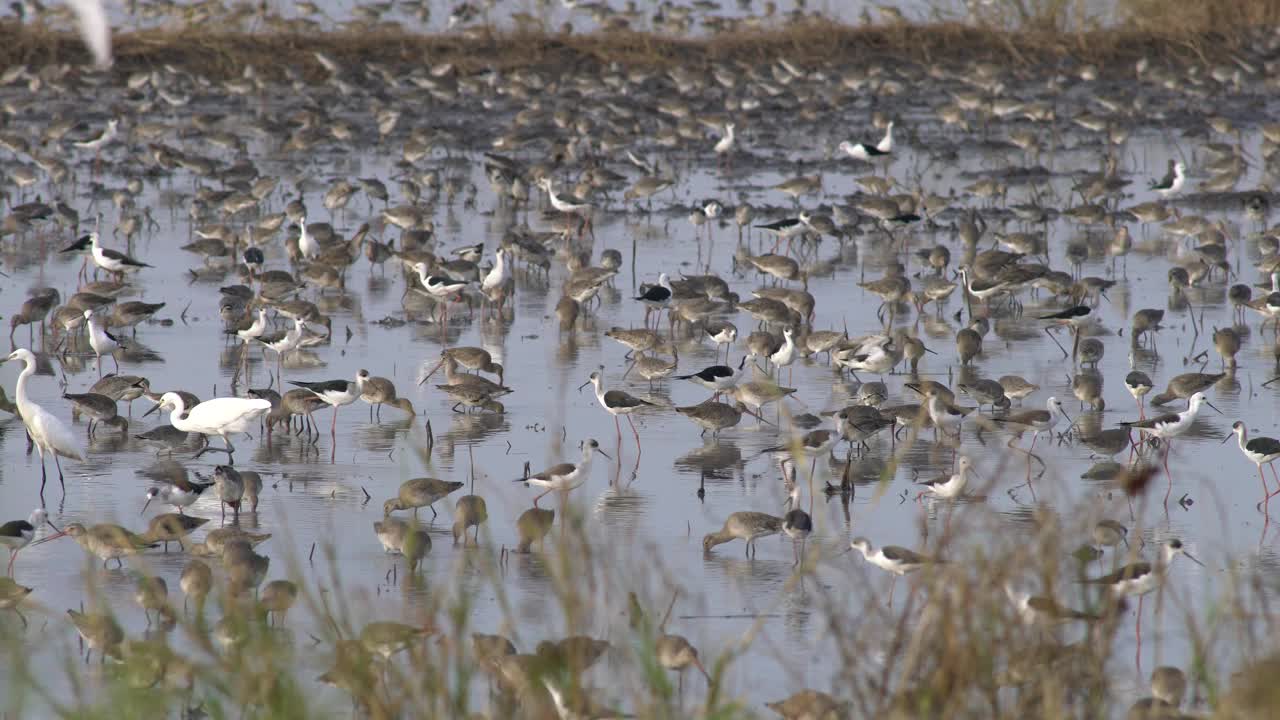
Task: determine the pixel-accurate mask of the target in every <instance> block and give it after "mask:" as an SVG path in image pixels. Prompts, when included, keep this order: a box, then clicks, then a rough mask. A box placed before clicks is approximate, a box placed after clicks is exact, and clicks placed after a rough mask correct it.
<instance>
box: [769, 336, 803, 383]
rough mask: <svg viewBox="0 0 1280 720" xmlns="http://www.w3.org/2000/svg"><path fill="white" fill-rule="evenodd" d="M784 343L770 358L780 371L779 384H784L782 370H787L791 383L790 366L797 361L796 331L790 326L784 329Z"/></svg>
mask: <svg viewBox="0 0 1280 720" xmlns="http://www.w3.org/2000/svg"><path fill="white" fill-rule="evenodd" d="M782 337H783V343H782V347H780V348H778V351H777V352H775V353H774V354H772V355H770V356H769V362H771V363H773V366H774V367H776V368H777V369H778V382H782V368H784V367H786V368H788V369H787V382H790V381H791V369H790V367H789V366H790V365H791V364H792V363H793V362H795V361H796V343H795V340H794V339H793V338H794V337H795V330H793V329H792V328H791V327H790V326H787V327H785V328H783V329H782Z"/></svg>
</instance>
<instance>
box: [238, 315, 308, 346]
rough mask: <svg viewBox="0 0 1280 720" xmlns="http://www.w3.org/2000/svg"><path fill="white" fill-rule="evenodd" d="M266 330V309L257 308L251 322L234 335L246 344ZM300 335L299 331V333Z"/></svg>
mask: <svg viewBox="0 0 1280 720" xmlns="http://www.w3.org/2000/svg"><path fill="white" fill-rule="evenodd" d="M266 331H267V310H266V308H259V309H258V317H257V319H256V320H254V321H253V324H252V325H250V326H249V327H247V328H245V329H243V330H237V331H236V335H237V336H239V337H240V339H241V340H243V341H244V343H245V344H246V345H248V344H249V341H250V340H253V339H254V338H259V337H262V333H264V332H266ZM299 335H301V333H299Z"/></svg>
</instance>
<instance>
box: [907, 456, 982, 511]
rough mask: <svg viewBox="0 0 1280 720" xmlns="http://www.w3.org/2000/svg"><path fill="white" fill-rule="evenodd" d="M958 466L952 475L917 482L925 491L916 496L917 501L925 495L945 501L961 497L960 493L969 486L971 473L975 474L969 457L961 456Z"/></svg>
mask: <svg viewBox="0 0 1280 720" xmlns="http://www.w3.org/2000/svg"><path fill="white" fill-rule="evenodd" d="M958 465H959V467H958V468H957V469H956V471H955V473H954V474H952V475H943V476H941V477H936V478H934V479H932V480H922V481H920V482H917V483H916V484H917V485H921V486H923V489H922V490H921V491H920V494H919V495H916V500H919V499H920V498H922V497H924V495H925V493H930V494H932V495H933V496H934V497H939V498H942V499H943V500H951V499H953V498H957V497H960V493H962V492H964V488H965V486H966V485H968V484H969V473H970V472H973V461H972V460H970V459H969V457H968V456H967V455H961V456H960V460H959V463H958Z"/></svg>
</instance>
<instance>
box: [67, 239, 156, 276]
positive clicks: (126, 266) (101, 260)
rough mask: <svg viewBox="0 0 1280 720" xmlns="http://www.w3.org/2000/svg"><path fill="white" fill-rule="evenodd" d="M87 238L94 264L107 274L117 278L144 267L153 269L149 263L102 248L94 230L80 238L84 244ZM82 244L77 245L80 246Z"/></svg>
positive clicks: (117, 251)
mask: <svg viewBox="0 0 1280 720" xmlns="http://www.w3.org/2000/svg"><path fill="white" fill-rule="evenodd" d="M85 238H88V240H89V251H90V253H91V254H92V256H93V263H94V264H95V265H97V266H98V267H100V268H102V269H103V270H106V271H107V272H111V273H115V274H116V275H117V276H123V275H124V273H125V272H132V271H137V270H140V269H142V268H144V267H148V268H149V267H152V266H151V265H148V264H147V263H144V262H142V261H140V260H137V259H134V258H133V257H130V256H129V255H126V254H124V253H122V252H120V251H119V250H112V249H111V248H104V247H102V243H101V238H100V236H99V235H98V231H97V230H94V231H93V232H91V233H89V234H88V235H86V236H85V237H82V238H80V243H83V242H84V240H85ZM80 243H77V245H79V244H80Z"/></svg>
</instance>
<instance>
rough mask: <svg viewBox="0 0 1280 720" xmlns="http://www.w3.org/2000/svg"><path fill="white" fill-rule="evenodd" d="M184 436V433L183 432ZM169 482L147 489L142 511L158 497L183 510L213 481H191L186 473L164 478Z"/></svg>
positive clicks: (167, 503)
mask: <svg viewBox="0 0 1280 720" xmlns="http://www.w3.org/2000/svg"><path fill="white" fill-rule="evenodd" d="M183 435H184V436H185V435H186V433H183ZM166 479H167V480H169V482H163V483H161V484H159V485H155V486H153V487H151V488H148V489H147V502H146V503H144V504H143V506H142V512H144V513H145V512H146V511H147V508H148V507H149V506H150V505H151V501H152V500H156V499H159V501H160V502H162V503H164V504H166V505H171V506H173V507H175V508H177V509H178V512H179V513H181V512H183V508H186V507H190V506H191V505H194V504H195V502H196V501H197V500H199V499H200V496H201V495H203V494H204V491H205V490H208V489H209V488H211V487H213V486H214V485H215V484H216V483H214V482H207V483H206V482H192V481H191V480H190V479H188V478H187V476H186V473H185V472H183V473H182V474H181V475H177V476H175V477H171V478H166Z"/></svg>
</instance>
